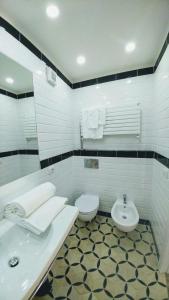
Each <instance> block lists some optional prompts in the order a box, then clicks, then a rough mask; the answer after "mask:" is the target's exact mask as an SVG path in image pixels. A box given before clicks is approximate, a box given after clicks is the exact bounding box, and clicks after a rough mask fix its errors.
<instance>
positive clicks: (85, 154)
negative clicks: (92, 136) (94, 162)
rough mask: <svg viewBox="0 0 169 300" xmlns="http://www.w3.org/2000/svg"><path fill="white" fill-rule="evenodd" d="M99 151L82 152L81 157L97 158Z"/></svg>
mask: <svg viewBox="0 0 169 300" xmlns="http://www.w3.org/2000/svg"><path fill="white" fill-rule="evenodd" d="M97 154H98V151H97V150H81V151H80V155H81V156H97Z"/></svg>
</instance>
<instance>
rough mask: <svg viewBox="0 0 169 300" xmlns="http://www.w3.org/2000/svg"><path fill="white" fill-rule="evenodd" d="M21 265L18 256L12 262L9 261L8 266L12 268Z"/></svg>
mask: <svg viewBox="0 0 169 300" xmlns="http://www.w3.org/2000/svg"><path fill="white" fill-rule="evenodd" d="M18 264H19V258H18V257H17V256H14V257H11V258H10V260H9V261H8V265H9V266H10V267H11V268H14V267H16V266H17V265H18Z"/></svg>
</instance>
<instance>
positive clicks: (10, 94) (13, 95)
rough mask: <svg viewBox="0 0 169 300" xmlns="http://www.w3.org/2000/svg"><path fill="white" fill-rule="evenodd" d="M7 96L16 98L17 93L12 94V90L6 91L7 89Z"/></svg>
mask: <svg viewBox="0 0 169 300" xmlns="http://www.w3.org/2000/svg"><path fill="white" fill-rule="evenodd" d="M7 96H9V97H12V98H14V99H17V95H16V94H14V93H12V92H8V91H7Z"/></svg>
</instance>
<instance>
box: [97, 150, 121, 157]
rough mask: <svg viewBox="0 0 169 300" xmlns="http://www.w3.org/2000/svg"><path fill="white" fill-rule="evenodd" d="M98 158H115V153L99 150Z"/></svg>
mask: <svg viewBox="0 0 169 300" xmlns="http://www.w3.org/2000/svg"><path fill="white" fill-rule="evenodd" d="M98 156H101V157H116V156H117V151H112V150H99V151H98Z"/></svg>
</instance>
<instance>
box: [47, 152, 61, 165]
mask: <svg viewBox="0 0 169 300" xmlns="http://www.w3.org/2000/svg"><path fill="white" fill-rule="evenodd" d="M61 158H62V157H61V154H59V155H56V156H53V157H50V158H49V164H48V165H49V166H50V165H53V164H56V163H58V162H60V161H61Z"/></svg>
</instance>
